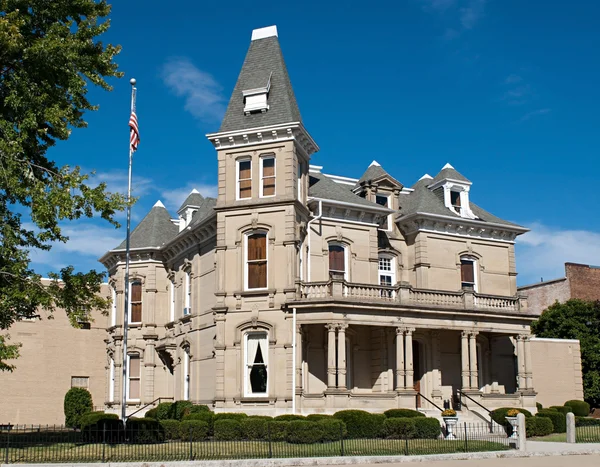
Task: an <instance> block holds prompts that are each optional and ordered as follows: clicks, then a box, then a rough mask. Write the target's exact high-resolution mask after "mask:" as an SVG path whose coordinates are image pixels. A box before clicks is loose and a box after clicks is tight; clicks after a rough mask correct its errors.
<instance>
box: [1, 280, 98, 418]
mask: <svg viewBox="0 0 600 467" xmlns="http://www.w3.org/2000/svg"><path fill="white" fill-rule="evenodd" d="M102 293H103V294H104V295H108V293H107V288H106V287H103V290H102ZM40 316H41V317H42V319H41V320H36V321H24V322H19V323H16V324H14V325H13V326H12V327H11V328H10V336H11V342H20V343H21V344H22V347H21V349H20V353H21V356H20V357H19V358H18V359H17V360H15V361H14V362H13V363H14V364H15V365H16V369H15V370H14V371H13V372H12V373H10V372H5V373H2V374H0V387H1V396H0V423H11V424H19V425H21V424H35V425H40V424H41V425H46V424H50V425H54V424H56V425H62V424H64V422H65V417H64V410H63V401H64V397H65V394H66V392H67V391H68V390H69V389H70V388H71V377H72V376H82V377H85V376H87V377H88V378H89V390H90V392H91V394H92V400H93V403H94V406H96V407H101V406H103V405H104V397H105V388H106V380H105V375H106V367H107V358H106V347H105V344H104V339H105V337H106V323H107V319H108V318H107V317H106V316H103V315H101V314H99V313H95V314H94V315H93V317H94V320H95V321H94V322H92V323H91V329H76V328H74V327H72V326H71V324H70V323H69V320H68V318H67V315H66V313H65V312H64V310H62V309H57V310H55V311H54V313H53V314H52V316H53V319H48V314H47V313H46V312H44V311H41V312H40Z"/></svg>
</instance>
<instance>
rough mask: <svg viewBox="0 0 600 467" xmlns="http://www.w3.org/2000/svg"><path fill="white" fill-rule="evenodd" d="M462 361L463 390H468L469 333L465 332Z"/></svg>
mask: <svg viewBox="0 0 600 467" xmlns="http://www.w3.org/2000/svg"><path fill="white" fill-rule="evenodd" d="M461 338H462V339H461V345H460V357H461V358H460V360H461V363H462V388H463V389H467V388H469V386H470V378H469V331H463V332H462V334H461Z"/></svg>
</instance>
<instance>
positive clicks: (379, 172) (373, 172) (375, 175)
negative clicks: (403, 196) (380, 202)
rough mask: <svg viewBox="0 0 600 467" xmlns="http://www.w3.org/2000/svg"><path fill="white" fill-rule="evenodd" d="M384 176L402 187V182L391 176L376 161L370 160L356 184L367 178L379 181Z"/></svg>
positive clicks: (365, 180) (366, 180) (367, 179)
mask: <svg viewBox="0 0 600 467" xmlns="http://www.w3.org/2000/svg"><path fill="white" fill-rule="evenodd" d="M384 178H388V179H389V180H390V181H392V182H393V183H395V184H396V185H398V186H399V187H402V183H400V182H399V181H398V180H396V179H395V178H394V177H392V176H391V175H390V174H389V173H388V172H387V171H386V170H385V169H384V168H383V167H381V165H380V164H379V163H378V162H377V161H373V162H371V165H369V167H368V168H367V170H366V171H365V173H363V174H362V175H361V177H360V178H359V179H358V183H357V184H356V186H359V185H360V184H361V183H363V182H368V181H369V180H373V181H379V180H381V179H384Z"/></svg>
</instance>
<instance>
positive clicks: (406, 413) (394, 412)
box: [383, 409, 425, 418]
mask: <svg viewBox="0 0 600 467" xmlns="http://www.w3.org/2000/svg"><path fill="white" fill-rule="evenodd" d="M383 414H384V415H385V416H386V417H387V418H413V417H425V414H424V413H422V412H419V411H417V410H411V409H390V410H386V411H385V412H383Z"/></svg>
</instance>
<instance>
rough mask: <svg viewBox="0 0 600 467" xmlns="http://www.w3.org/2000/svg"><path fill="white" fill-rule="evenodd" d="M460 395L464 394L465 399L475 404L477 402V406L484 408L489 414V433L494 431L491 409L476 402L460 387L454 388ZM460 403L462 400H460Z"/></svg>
mask: <svg viewBox="0 0 600 467" xmlns="http://www.w3.org/2000/svg"><path fill="white" fill-rule="evenodd" d="M456 391H457V392H458V393H459V394H460V396H461V397H462V396H465V397H466V398H467V399H469V400H470V401H472V402H475V404H477V405H478V406H479V407H481V408H482V409H483V410H485V411H486V412H487V413H488V415H489V416H490V433H493V432H494V419H493V418H492V411H491V410H489V409H488V408H487V407H484V406H483V405H481V404H480V403H479V402H477V401H476V400H475V399H473V398H472V397H470V396H469V395H468V394H465V393H464V392H462V391H461V390H460V389H457V390H456ZM461 405H462V402H461Z"/></svg>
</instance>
